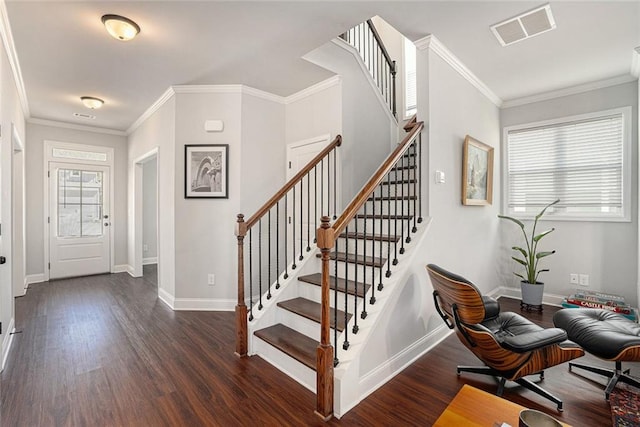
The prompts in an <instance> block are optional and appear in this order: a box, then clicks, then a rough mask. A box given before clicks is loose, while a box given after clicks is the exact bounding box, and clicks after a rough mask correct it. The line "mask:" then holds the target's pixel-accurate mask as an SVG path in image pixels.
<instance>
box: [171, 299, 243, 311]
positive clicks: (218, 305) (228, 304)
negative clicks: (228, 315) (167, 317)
mask: <svg viewBox="0 0 640 427" xmlns="http://www.w3.org/2000/svg"><path fill="white" fill-rule="evenodd" d="M236 302H237V301H236V300H234V299H223V298H174V299H173V309H174V310H176V311H183V310H184V311H234V310H235V309H236Z"/></svg>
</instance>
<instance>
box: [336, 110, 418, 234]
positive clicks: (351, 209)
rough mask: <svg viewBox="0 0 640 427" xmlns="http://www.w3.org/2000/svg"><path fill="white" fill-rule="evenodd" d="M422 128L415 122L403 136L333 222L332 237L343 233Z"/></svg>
mask: <svg viewBox="0 0 640 427" xmlns="http://www.w3.org/2000/svg"><path fill="white" fill-rule="evenodd" d="M423 128H424V122H416V124H415V125H414V126H413V129H411V132H409V133H408V134H407V136H405V138H404V139H403V140H402V142H400V144H398V146H397V147H396V149H395V150H393V152H392V153H391V154H390V155H389V157H387V159H386V160H385V161H384V163H383V164H382V165H381V166H380V168H379V169H378V170H377V171H376V172H375V173H374V174H373V176H372V177H371V179H369V181H368V182H367V183H366V184H365V185H364V187H362V190H360V192H359V193H358V194H357V195H356V197H354V198H353V200H352V201H351V203H349V206H347V208H346V209H345V210H344V211H343V212H342V215H340V217H339V218H338V219H336V220H335V222H334V223H333V226H332V227H331V228H332V229H333V233H334V235H336V236H337V235H339V234H340V233H342V232H343V231H344V229H345V228H346V226H347V224H349V222H351V220H352V219H353V217H354V216H355V215H356V214H357V213H358V211H359V210H360V208H361V207H362V205H364V204H365V202H366V201H367V199H368V198H369V195H370V194H371V193H372V192H373V190H374V189H375V188H376V187H377V186H378V185H379V184H380V183H381V182H382V180H383V179H384V177H385V176H386V175H387V174H388V173H389V172H390V171H391V169H393V165H395V164H396V162H397V161H398V160H399V159H400V157H402V155H403V154H404V152H405V150H406V148H407V147H408V146H409V145H410V144H411V143H412V142H413V140H414V139H415V138H416V136H417V135H418V134H419V133H420V132H421V131H422V129H423Z"/></svg>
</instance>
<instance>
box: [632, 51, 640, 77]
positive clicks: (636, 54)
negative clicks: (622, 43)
mask: <svg viewBox="0 0 640 427" xmlns="http://www.w3.org/2000/svg"><path fill="white" fill-rule="evenodd" d="M631 75H632V76H634V77H635V78H640V46H638V47H637V48H635V49H633V53H632V54H631Z"/></svg>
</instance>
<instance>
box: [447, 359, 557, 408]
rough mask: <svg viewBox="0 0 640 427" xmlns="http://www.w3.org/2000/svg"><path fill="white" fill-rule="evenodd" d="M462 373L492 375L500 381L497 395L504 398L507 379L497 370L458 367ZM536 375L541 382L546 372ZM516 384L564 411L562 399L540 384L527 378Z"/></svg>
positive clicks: (482, 367) (480, 367) (519, 380)
mask: <svg viewBox="0 0 640 427" xmlns="http://www.w3.org/2000/svg"><path fill="white" fill-rule="evenodd" d="M460 372H470V373H473V374H481V375H490V376H492V377H494V378H496V379H498V390H497V391H496V395H497V396H502V393H503V392H504V384H505V383H506V382H507V379H506V378H504V377H503V376H501V375H500V372H498V371H496V370H495V369H493V368H490V367H488V366H458V375H460ZM536 375H540V380H543V379H544V371H540V372H538V373H537V374H536ZM514 382H515V383H516V384H519V385H521V386H522V387H524V388H526V389H528V390H531V391H532V392H534V393H537V394H539V395H540V396H542V397H544V398H545V399H548V400H550V401H552V402H553V403H555V404H556V405H557V407H558V412H562V411H563V407H562V400H560V398H558V397H557V396H555V395H553V394H551V393H549V392H548V391H547V390H545V389H543V388H542V387H540V386H539V385H538V384H536V383H534V382H532V381H529V380H528V379H526V378H518V379H517V380H514Z"/></svg>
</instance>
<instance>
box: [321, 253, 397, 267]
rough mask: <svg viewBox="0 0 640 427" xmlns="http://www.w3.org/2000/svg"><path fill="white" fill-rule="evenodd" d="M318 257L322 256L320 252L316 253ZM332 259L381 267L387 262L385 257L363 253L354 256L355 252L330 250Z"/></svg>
mask: <svg viewBox="0 0 640 427" xmlns="http://www.w3.org/2000/svg"><path fill="white" fill-rule="evenodd" d="M316 256H317V257H318V258H321V257H322V254H317V255H316ZM330 259H331V260H332V261H335V260H336V259H337V260H338V261H343V262H349V263H352V264H361V265H366V266H369V267H382V266H383V265H384V263H385V262H387V260H386V258H378V257H371V256H366V257H365V256H363V255H358V256H357V257H356V255H355V254H351V253H349V254H347V253H345V252H338V253H337V254H336V252H331V258H330Z"/></svg>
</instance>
